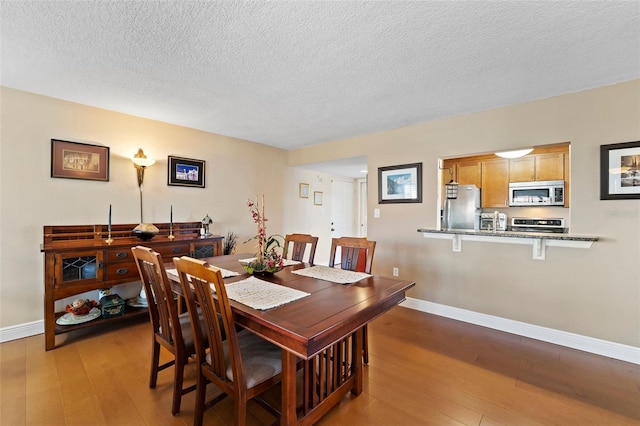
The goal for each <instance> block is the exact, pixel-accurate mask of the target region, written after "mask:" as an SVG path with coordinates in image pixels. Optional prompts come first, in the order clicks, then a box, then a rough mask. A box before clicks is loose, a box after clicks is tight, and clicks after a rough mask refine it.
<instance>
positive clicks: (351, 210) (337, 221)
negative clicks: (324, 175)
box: [331, 179, 358, 238]
mask: <svg viewBox="0 0 640 426" xmlns="http://www.w3.org/2000/svg"><path fill="white" fill-rule="evenodd" d="M355 199H356V197H355V184H354V182H353V181H342V180H336V179H333V180H332V181H331V237H332V238H337V237H354V236H357V235H358V234H357V231H356V226H355V224H356V215H355V211H356V209H355Z"/></svg>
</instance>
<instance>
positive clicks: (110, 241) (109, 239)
mask: <svg viewBox="0 0 640 426" xmlns="http://www.w3.org/2000/svg"><path fill="white" fill-rule="evenodd" d="M104 242H105V243H107V244H108V245H111V243H112V242H113V238H111V231H109V235H108V236H107V239H106V240H104Z"/></svg>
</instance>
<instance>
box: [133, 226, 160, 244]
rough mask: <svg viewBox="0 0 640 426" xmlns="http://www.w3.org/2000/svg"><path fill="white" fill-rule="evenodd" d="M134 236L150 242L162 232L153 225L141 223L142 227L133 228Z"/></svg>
mask: <svg viewBox="0 0 640 426" xmlns="http://www.w3.org/2000/svg"><path fill="white" fill-rule="evenodd" d="M132 232H133V235H135V236H136V237H138V238H140V239H141V240H142V241H149V240H150V239H152V238H153V237H155V236H156V235H158V233H159V232H160V230H159V229H158V228H157V227H156V226H155V225H154V224H152V223H141V224H140V225H138V226H136V227H135V228H133V231H132Z"/></svg>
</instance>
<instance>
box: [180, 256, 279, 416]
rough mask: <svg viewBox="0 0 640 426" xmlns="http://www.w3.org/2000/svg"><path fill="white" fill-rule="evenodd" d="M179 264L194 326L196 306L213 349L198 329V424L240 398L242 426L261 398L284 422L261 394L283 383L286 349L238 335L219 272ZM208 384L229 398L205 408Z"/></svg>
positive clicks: (194, 263) (186, 261) (200, 264)
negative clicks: (208, 413)
mask: <svg viewBox="0 0 640 426" xmlns="http://www.w3.org/2000/svg"><path fill="white" fill-rule="evenodd" d="M173 262H174V264H175V266H176V269H177V270H178V276H179V277H180V285H181V286H182V292H183V294H184V295H185V300H186V303H187V312H188V313H189V314H190V315H191V318H192V321H193V320H194V319H195V318H196V315H197V311H196V304H198V305H199V306H200V310H201V311H202V314H203V317H204V322H205V333H206V338H207V339H208V341H209V347H210V350H209V351H207V350H206V346H205V345H204V341H205V335H204V334H203V332H202V330H200V329H198V328H197V327H192V333H193V336H194V342H195V349H196V365H197V381H196V408H195V415H194V425H197V426H200V425H202V422H203V417H204V411H205V410H206V409H208V408H210V407H211V406H213V405H214V404H216V403H217V402H218V401H220V400H222V399H223V398H224V397H226V396H227V395H229V396H231V397H233V399H234V404H235V407H234V409H235V424H236V425H244V424H245V422H246V417H247V402H248V401H249V400H250V399H255V400H256V402H258V403H259V404H260V405H262V406H263V407H265V408H266V409H267V410H268V411H270V412H271V413H272V414H273V415H275V416H276V417H279V416H280V412H279V411H278V410H277V409H276V408H273V407H271V406H269V405H268V404H267V403H266V402H265V401H263V400H262V399H260V398H259V395H260V394H261V393H263V392H264V391H265V390H267V389H269V388H270V387H271V386H273V385H275V384H276V383H278V382H279V381H280V379H281V376H282V374H281V373H282V350H281V349H280V348H279V347H277V346H276V345H274V344H272V343H270V342H268V341H266V340H264V339H262V338H260V337H258V336H257V335H255V334H253V333H251V332H250V331H247V330H242V331H239V332H238V331H237V330H236V327H235V324H234V321H233V313H232V311H231V305H230V303H229V299H228V297H227V292H226V289H225V286H224V282H223V280H222V274H221V273H220V270H219V269H218V268H216V267H214V266H211V265H209V264H208V263H206V262H204V261H202V260H198V259H193V258H190V257H186V256H183V257H181V258H174V259H173ZM212 290H214V291H215V294H216V299H217V303H215V302H214V298H213V293H212ZM218 316H220V317H221V318H222V325H220V321H218V320H217V318H218ZM192 324H194V323H192ZM223 333H225V334H226V340H223V338H222V337H223ZM208 383H213V384H214V385H215V386H217V387H218V388H220V389H221V390H222V391H223V393H222V394H220V395H218V396H217V397H215V398H213V399H212V400H211V401H209V402H207V403H206V405H205V395H206V387H207V384H208Z"/></svg>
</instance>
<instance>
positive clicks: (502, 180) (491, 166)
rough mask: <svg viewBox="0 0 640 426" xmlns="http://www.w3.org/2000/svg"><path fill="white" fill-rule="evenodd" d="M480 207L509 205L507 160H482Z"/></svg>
mask: <svg viewBox="0 0 640 426" xmlns="http://www.w3.org/2000/svg"><path fill="white" fill-rule="evenodd" d="M480 194H481V197H482V203H481V206H482V208H489V207H509V160H508V159H506V158H499V159H495V160H485V161H482V191H481V192H480Z"/></svg>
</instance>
